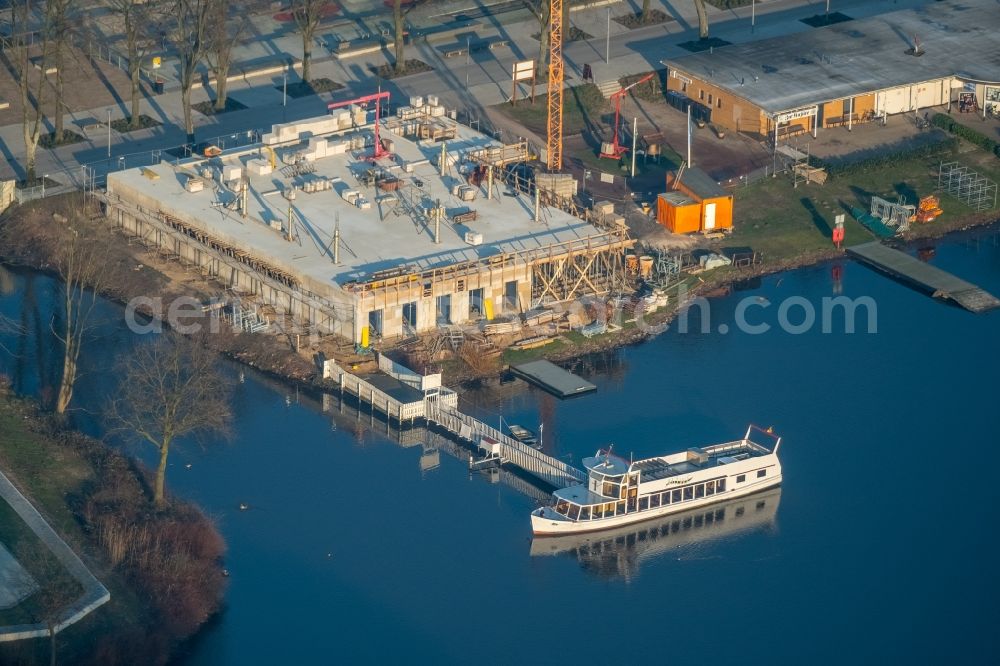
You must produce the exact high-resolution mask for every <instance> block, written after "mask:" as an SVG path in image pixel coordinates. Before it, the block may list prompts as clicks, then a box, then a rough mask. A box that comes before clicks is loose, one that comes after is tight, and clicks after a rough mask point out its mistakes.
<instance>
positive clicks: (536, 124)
mask: <svg viewBox="0 0 1000 666" xmlns="http://www.w3.org/2000/svg"><path fill="white" fill-rule="evenodd" d="M542 89H543V90H544V88H542ZM548 97H549V96H548V95H536V96H535V103H534V104H531V102H530V101H524V100H518V102H517V106H511V105H510V104H500V105H498V106H496V107H494V108H496V109H498V110H500V111H502V112H503V113H505V114H507V115H508V116H509V117H511V118H513V119H514V120H516V121H517V122H519V123H521V124H522V125H524V126H525V127H527V128H528V129H529V130H531V131H532V132H535V133H536V134H538V135H539V136H543V137H544V136H545V135H546V133H547V127H546V124H547V123H548V113H549V110H548V104H547V102H548ZM611 110H612V109H611V104H610V102H608V100H606V99H604V96H603V95H601V91H600V90H599V89H598V88H597V86H595V85H594V84H593V83H584V84H582V85H579V86H574V87H572V88H566V90H565V91H564V92H563V136H572V135H573V134H579V133H580V132H582V131H583V130H585V129H587V127H588V126H590V125H599V124H602V122H601V116H602V115H603V114H605V113H610V112H611Z"/></svg>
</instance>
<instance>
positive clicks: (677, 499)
mask: <svg viewBox="0 0 1000 666" xmlns="http://www.w3.org/2000/svg"><path fill="white" fill-rule="evenodd" d="M670 499H671V501H672V502H673V503H674V504H677V503H678V502H680V501H681V489H680V488H678V489H677V490H675V491H673V493H672V495H671V498H670Z"/></svg>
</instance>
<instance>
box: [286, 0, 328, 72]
mask: <svg viewBox="0 0 1000 666" xmlns="http://www.w3.org/2000/svg"><path fill="white" fill-rule="evenodd" d="M326 2H327V0H292V17H293V18H294V19H295V25H296V26H297V27H298V29H299V33H300V34H301V35H302V80H303V81H305V82H306V83H309V82H311V81H312V69H311V65H312V49H313V38H314V37H315V36H316V29H317V28H318V27H319V22H320V19H322V18H323V7H324V6H325V5H326Z"/></svg>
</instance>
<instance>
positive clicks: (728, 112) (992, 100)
mask: <svg viewBox="0 0 1000 666" xmlns="http://www.w3.org/2000/svg"><path fill="white" fill-rule="evenodd" d="M998 44H1000V6H998V5H997V3H996V0H946V1H945V2H929V3H927V4H925V5H923V6H921V7H917V8H914V9H906V10H901V11H896V12H890V13H887V14H882V15H879V16H875V17H871V18H867V19H861V20H850V21H844V22H842V23H836V24H833V25H828V26H824V27H821V28H815V29H812V30H807V31H804V32H801V33H797V34H793V35H787V36H783V37H774V38H770V39H762V40H759V41H753V42H747V43H744V44H735V45H731V46H725V47H722V48H717V49H713V50H711V51H702V52H700V53H696V54H692V55H688V56H683V57H680V58H674V59H670V60H664V61H663V64H664V65H666V67H667V69H668V74H667V88H668V90H669V91H672V92H670V93H668V94H671V95H675V96H676V95H678V94H683V95H685V96H686V97H687V98H689V99H690V100H694V101H696V102H698V103H700V104H703V105H705V106H706V107H708V108H709V109H711V122H713V123H715V124H717V125H720V126H722V127H726V128H729V129H733V130H736V131H740V132H746V133H750V134H759V135H765V136H768V135H771V136H777V137H778V138H781V137H784V136H787V135H794V134H798V133H804V132H813V134H814V135H815V133H816V132H817V131H818V129H820V128H826V127H841V126H844V127H851V126H852V125H853V124H855V123H860V122H868V121H872V120H875V119H878V118H880V117H884V116H886V115H891V114H896V113H915V112H918V111H919V110H921V109H927V108H930V107H938V106H947V107H948V109H949V110H951V109H952V108H953V107H955V106H958V107H959V110H961V111H973V112H976V113H986V112H987V110H988V109H993V110H995V112H997V113H1000V46H998Z"/></svg>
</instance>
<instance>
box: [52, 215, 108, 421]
mask: <svg viewBox="0 0 1000 666" xmlns="http://www.w3.org/2000/svg"><path fill="white" fill-rule="evenodd" d="M67 214H68V215H67V217H66V218H65V219H66V224H67V225H68V229H67V232H68V233H64V234H61V237H60V238H58V239H57V240H56V241H55V243H56V244H55V247H54V248H53V253H52V265H53V268H55V271H56V273H57V274H58V275H59V278H60V280H61V281H62V288H61V294H60V296H61V300H62V303H61V305H62V312H61V313H60V314H61V316H62V319H61V321H58V320H56V319H53V321H52V325H51V329H52V334H53V335H54V336H55V337H56V339H58V340H59V342H60V344H61V345H62V350H63V368H62V375H61V378H60V380H59V392H58V394H57V395H56V400H55V404H54V410H55V412H56V413H57V414H62V413H64V412H65V411H66V408H67V407H69V403H70V401H71V400H72V399H73V388H74V387H75V386H76V380H77V377H78V375H79V362H80V351H81V350H82V348H83V343H84V341H85V340H86V338H87V336H88V335H89V334H90V332H91V331H92V330H93V328H94V326H95V325H96V323H95V322H94V318H93V313H94V309H95V308H96V307H97V303H98V301H99V298H98V294H99V293H100V292H101V291H102V290H103V289H104V288H105V286H106V279H107V277H108V275H109V271H108V263H107V246H108V242H109V239H108V238H107V236H106V234H104V233H100V232H95V231H93V230H89V231H87V232H84V233H82V234H81V233H80V232H79V231H78V230H77V229H76V228H75V224H76V223H77V222H78V221H79V219H80V218H79V215H80V212H79V211H78V210H72V209H69V207H67Z"/></svg>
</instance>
